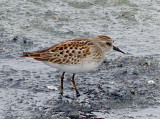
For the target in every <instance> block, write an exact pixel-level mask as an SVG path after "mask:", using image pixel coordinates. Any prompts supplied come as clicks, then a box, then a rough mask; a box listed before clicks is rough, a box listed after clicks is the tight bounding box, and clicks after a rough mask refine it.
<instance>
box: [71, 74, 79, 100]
mask: <svg viewBox="0 0 160 119" xmlns="http://www.w3.org/2000/svg"><path fill="white" fill-rule="evenodd" d="M74 76H75V74H73V76H72V83H73V86H74V89H75V90H76V94H77V97H79V96H80V94H79V92H78V90H77V87H76V84H75V81H74Z"/></svg>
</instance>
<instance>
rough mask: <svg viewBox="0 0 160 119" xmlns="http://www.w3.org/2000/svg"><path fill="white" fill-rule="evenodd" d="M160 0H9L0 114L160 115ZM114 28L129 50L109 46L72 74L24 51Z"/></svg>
mask: <svg viewBox="0 0 160 119" xmlns="http://www.w3.org/2000/svg"><path fill="white" fill-rule="evenodd" d="M159 5H160V2H159V1H154V2H153V1H152V2H151V1H128V0H114V1H112V0H107V1H106V0H88V1H84V0H78V1H74V0H68V1H66V0H54V1H50V0H47V1H43V0H40V1H34V0H21V1H16V0H11V1H6V0H1V1H0V119H66V118H68V119H159V118H160V111H159V110H160V63H159V62H160V53H159V48H160V47H159V44H160V40H159V39H160V32H159V30H160V24H159V20H160V15H159ZM97 35H108V36H109V37H111V38H112V39H114V44H115V46H118V47H119V48H120V49H122V50H123V51H124V52H125V53H126V54H125V55H123V54H120V53H116V52H113V51H111V52H109V53H108V54H107V55H106V59H105V61H104V62H103V63H102V65H101V66H100V67H98V68H97V69H94V70H93V71H91V72H88V73H83V74H77V75H76V76H75V81H76V84H77V88H78V90H79V92H80V94H81V96H80V97H78V98H77V97H76V93H75V90H74V88H73V86H72V82H71V77H72V75H71V74H66V75H65V80H64V96H60V94H59V92H60V76H61V75H62V71H59V70H57V69H54V68H51V67H48V66H46V65H45V64H43V63H42V62H37V61H34V60H32V59H27V58H26V59H23V58H19V56H20V55H22V53H23V52H24V51H35V50H39V49H42V48H46V47H48V46H51V45H52V44H55V43H57V42H61V41H64V40H67V39H71V38H79V37H90V38H93V37H95V36H97Z"/></svg>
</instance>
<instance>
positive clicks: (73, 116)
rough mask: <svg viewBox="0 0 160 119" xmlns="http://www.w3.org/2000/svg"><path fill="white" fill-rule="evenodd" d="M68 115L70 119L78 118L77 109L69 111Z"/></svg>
mask: <svg viewBox="0 0 160 119" xmlns="http://www.w3.org/2000/svg"><path fill="white" fill-rule="evenodd" d="M68 116H69V117H70V118H71V119H79V113H78V111H72V112H69V114H68Z"/></svg>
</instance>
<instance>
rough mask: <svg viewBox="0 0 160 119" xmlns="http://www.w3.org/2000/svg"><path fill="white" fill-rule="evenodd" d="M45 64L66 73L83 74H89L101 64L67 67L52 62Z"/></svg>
mask: <svg viewBox="0 0 160 119" xmlns="http://www.w3.org/2000/svg"><path fill="white" fill-rule="evenodd" d="M44 63H45V64H47V65H49V66H51V67H53V68H57V69H60V70H63V71H64V72H68V73H82V72H89V71H91V70H93V69H95V68H97V67H98V66H99V65H100V64H97V63H89V64H83V65H80V64H77V65H66V64H53V63H50V62H44Z"/></svg>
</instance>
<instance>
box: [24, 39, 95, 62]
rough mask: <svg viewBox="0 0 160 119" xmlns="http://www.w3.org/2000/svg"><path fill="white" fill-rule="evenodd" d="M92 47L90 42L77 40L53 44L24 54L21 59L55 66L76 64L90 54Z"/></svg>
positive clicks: (88, 40)
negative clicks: (26, 58) (25, 58)
mask: <svg viewBox="0 0 160 119" xmlns="http://www.w3.org/2000/svg"><path fill="white" fill-rule="evenodd" d="M92 45H93V42H92V40H90V39H87V38H78V39H73V40H67V41H65V42H61V43H58V44H55V45H53V46H51V47H49V48H47V49H44V50H39V51H35V52H26V53H24V55H23V56H21V57H31V58H34V59H35V60H39V61H49V62H53V63H56V64H63V63H64V64H78V62H79V61H80V59H81V58H85V57H86V56H87V55H89V54H90V52H89V50H90V47H91V46H92Z"/></svg>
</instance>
